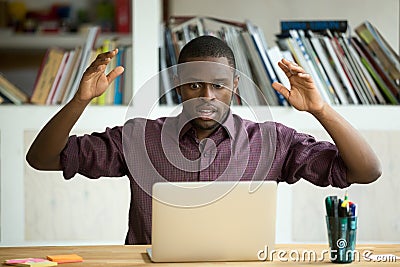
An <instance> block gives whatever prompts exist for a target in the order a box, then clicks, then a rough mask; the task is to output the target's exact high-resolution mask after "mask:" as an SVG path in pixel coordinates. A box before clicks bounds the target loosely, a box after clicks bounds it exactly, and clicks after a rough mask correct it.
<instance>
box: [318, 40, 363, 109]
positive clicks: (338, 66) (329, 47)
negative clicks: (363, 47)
mask: <svg viewBox="0 0 400 267" xmlns="http://www.w3.org/2000/svg"><path fill="white" fill-rule="evenodd" d="M321 41H322V43H323V45H324V47H325V49H326V51H327V52H328V55H329V58H330V60H331V62H332V63H331V64H332V66H333V67H334V69H335V71H336V72H337V74H338V76H339V78H340V81H341V84H342V86H343V88H344V92H345V93H346V95H347V98H348V99H349V101H350V103H349V104H359V100H358V98H357V97H356V95H355V93H354V87H353V86H352V84H351V83H350V81H349V78H348V76H347V74H346V72H345V70H344V69H343V65H342V63H341V60H343V59H342V58H339V56H338V55H337V53H336V51H335V49H334V43H333V42H332V41H331V39H330V38H329V37H328V36H324V35H323V36H321Z"/></svg>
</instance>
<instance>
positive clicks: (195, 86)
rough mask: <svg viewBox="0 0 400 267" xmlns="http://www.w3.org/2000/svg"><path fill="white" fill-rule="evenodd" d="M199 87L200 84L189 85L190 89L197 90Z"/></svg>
mask: <svg viewBox="0 0 400 267" xmlns="http://www.w3.org/2000/svg"><path fill="white" fill-rule="evenodd" d="M200 87H201V85H200V83H191V84H190V88H192V89H198V88H200Z"/></svg>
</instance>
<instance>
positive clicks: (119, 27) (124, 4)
mask: <svg viewBox="0 0 400 267" xmlns="http://www.w3.org/2000/svg"><path fill="white" fill-rule="evenodd" d="M114 7H115V8H114V11H115V16H114V17H115V30H116V32H119V33H129V32H131V21H132V20H131V17H132V16H131V10H132V8H131V0H114Z"/></svg>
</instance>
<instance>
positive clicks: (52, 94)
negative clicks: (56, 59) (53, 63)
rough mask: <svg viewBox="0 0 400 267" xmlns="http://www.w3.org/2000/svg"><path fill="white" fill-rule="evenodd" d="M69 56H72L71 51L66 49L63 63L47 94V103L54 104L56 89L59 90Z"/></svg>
mask: <svg viewBox="0 0 400 267" xmlns="http://www.w3.org/2000/svg"><path fill="white" fill-rule="evenodd" d="M69 56H70V53H69V51H64V55H63V57H62V59H61V63H60V65H59V67H58V70H57V73H56V76H55V77H54V81H53V85H52V86H51V89H50V92H49V94H48V95H47V99H46V103H45V104H46V105H51V104H53V99H54V98H55V95H56V91H57V90H58V87H59V84H60V80H61V77H62V75H63V74H64V69H65V65H66V64H67V61H68V59H69Z"/></svg>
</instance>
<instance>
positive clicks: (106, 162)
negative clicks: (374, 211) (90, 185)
mask: <svg viewBox="0 0 400 267" xmlns="http://www.w3.org/2000/svg"><path fill="white" fill-rule="evenodd" d="M184 118H185V116H184V115H183V114H180V115H178V116H177V117H168V118H159V119H156V120H146V119H141V118H136V119H132V120H129V121H128V122H127V123H126V124H125V125H124V126H123V127H122V126H118V127H114V128H107V129H106V130H105V132H102V133H92V134H90V135H84V136H80V137H77V136H71V137H70V138H69V140H68V143H67V145H66V147H65V148H64V150H63V152H62V154H61V164H62V166H63V175H64V177H65V179H71V178H72V177H74V176H75V174H76V173H80V174H82V175H84V176H87V177H89V178H99V177H102V176H103V177H121V176H125V175H126V176H127V177H128V178H129V180H130V187H131V203H130V209H129V229H128V233H127V236H126V240H125V244H150V243H151V186H152V184H153V183H154V182H157V181H162V180H167V181H213V180H217V179H218V180H252V179H255V180H260V179H261V180H264V179H265V180H275V181H277V182H287V183H290V184H291V183H295V182H297V181H298V180H299V179H301V178H303V179H306V180H308V181H309V182H311V183H313V184H315V185H318V186H328V185H332V186H334V187H340V188H343V187H347V186H349V183H348V182H347V181H346V167H345V165H344V162H343V160H342V159H341V157H340V156H339V153H338V150H337V148H336V146H335V145H333V144H332V143H329V142H325V141H322V142H321V141H319V142H317V141H316V140H315V139H314V138H313V137H312V136H310V135H307V134H303V133H298V132H296V131H295V130H294V129H291V128H289V127H286V126H284V125H282V124H280V123H276V122H264V123H255V122H251V121H248V120H245V119H242V118H240V117H239V116H237V115H233V114H229V116H228V118H227V119H226V121H225V122H224V123H223V124H222V127H219V128H218V129H217V130H216V131H215V132H214V133H213V134H212V135H211V136H209V138H207V139H204V140H202V141H201V142H199V140H198V139H197V138H196V134H195V131H194V129H193V128H192V127H191V125H190V123H186V122H185V119H184ZM149 190H150V191H149Z"/></svg>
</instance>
